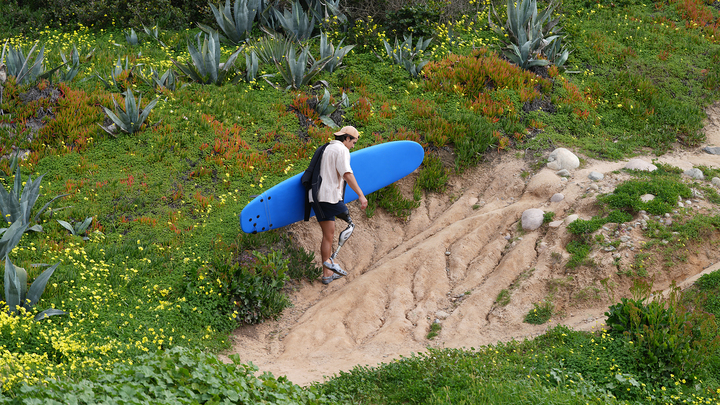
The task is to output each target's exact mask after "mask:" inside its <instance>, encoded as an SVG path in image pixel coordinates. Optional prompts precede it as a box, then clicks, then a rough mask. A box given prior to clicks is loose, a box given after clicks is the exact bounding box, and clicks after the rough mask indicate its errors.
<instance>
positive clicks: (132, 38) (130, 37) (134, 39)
mask: <svg viewBox="0 0 720 405" xmlns="http://www.w3.org/2000/svg"><path fill="white" fill-rule="evenodd" d="M123 34H125V41H127V43H128V44H130V46H137V45H139V44H140V40H139V39H138V36H137V32H135V29H134V28H130V29H129V30H124V31H123Z"/></svg>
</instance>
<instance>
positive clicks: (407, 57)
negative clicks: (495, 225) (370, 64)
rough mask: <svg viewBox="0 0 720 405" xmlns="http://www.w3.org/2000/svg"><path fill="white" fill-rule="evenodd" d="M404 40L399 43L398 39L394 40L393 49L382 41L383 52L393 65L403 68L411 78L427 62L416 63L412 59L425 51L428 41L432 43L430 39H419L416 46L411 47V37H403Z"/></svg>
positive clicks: (417, 73)
mask: <svg viewBox="0 0 720 405" xmlns="http://www.w3.org/2000/svg"><path fill="white" fill-rule="evenodd" d="M404 39H405V40H404V41H403V42H402V43H400V42H399V41H398V39H397V38H395V46H394V47H393V46H390V44H389V43H388V41H386V40H383V43H384V45H385V52H386V53H387V55H388V57H389V58H390V59H391V60H392V62H393V64H396V65H400V66H404V67H405V69H406V70H407V71H408V73H410V75H411V76H412V77H417V76H418V75H419V74H420V71H421V70H422V68H423V67H425V65H426V64H427V63H428V61H427V60H421V61H419V62H417V63H416V62H415V61H414V59H415V57H416V56H417V55H418V54H420V52H422V51H424V50H425V49H427V47H428V45H430V41H432V38H428V39H423V37H420V38H419V39H418V41H417V44H416V45H413V38H412V35H410V36H405V37H404Z"/></svg>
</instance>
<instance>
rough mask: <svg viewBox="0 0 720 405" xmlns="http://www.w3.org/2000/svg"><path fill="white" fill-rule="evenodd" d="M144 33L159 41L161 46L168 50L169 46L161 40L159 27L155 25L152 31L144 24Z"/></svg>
mask: <svg viewBox="0 0 720 405" xmlns="http://www.w3.org/2000/svg"><path fill="white" fill-rule="evenodd" d="M143 31H145V33H146V34H147V36H149V37H150V38H152V39H154V40H155V41H157V43H158V44H160V46H162V47H163V48H167V45H165V43H164V42H163V41H161V40H160V32H159V31H158V26H157V25H155V26H154V27H153V28H152V29H150V28H148V27H146V26H145V24H143Z"/></svg>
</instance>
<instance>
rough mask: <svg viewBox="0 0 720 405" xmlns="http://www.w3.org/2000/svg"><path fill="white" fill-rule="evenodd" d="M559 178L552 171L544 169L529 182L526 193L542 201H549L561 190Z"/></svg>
mask: <svg viewBox="0 0 720 405" xmlns="http://www.w3.org/2000/svg"><path fill="white" fill-rule="evenodd" d="M559 186H560V182H559V181H558V177H557V176H556V175H555V173H553V172H552V171H550V170H546V169H543V170H541V171H540V172H539V173H538V174H536V175H535V176H533V177H532V179H530V181H529V182H528V185H527V188H526V191H527V192H528V193H530V194H531V195H534V196H536V197H539V198H541V199H548V198H550V196H552V195H553V194H555V192H556V191H557V190H558V189H559Z"/></svg>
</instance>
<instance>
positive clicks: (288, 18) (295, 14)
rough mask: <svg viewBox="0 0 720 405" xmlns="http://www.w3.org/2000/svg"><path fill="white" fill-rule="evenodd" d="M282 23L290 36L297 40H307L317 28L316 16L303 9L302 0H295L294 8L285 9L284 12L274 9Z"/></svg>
mask: <svg viewBox="0 0 720 405" xmlns="http://www.w3.org/2000/svg"><path fill="white" fill-rule="evenodd" d="M274 12H275V16H276V17H277V19H278V21H279V22H280V25H282V27H283V29H284V30H285V34H286V36H288V37H291V38H293V39H294V40H295V41H297V42H302V41H305V40H306V39H308V38H310V37H311V36H312V32H313V30H314V29H315V16H310V15H308V13H306V12H305V10H303V8H302V6H301V5H300V2H299V1H298V0H295V1H294V2H293V4H292V9H291V10H288V9H285V10H284V11H283V12H282V13H280V11H278V10H277V9H274Z"/></svg>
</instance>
